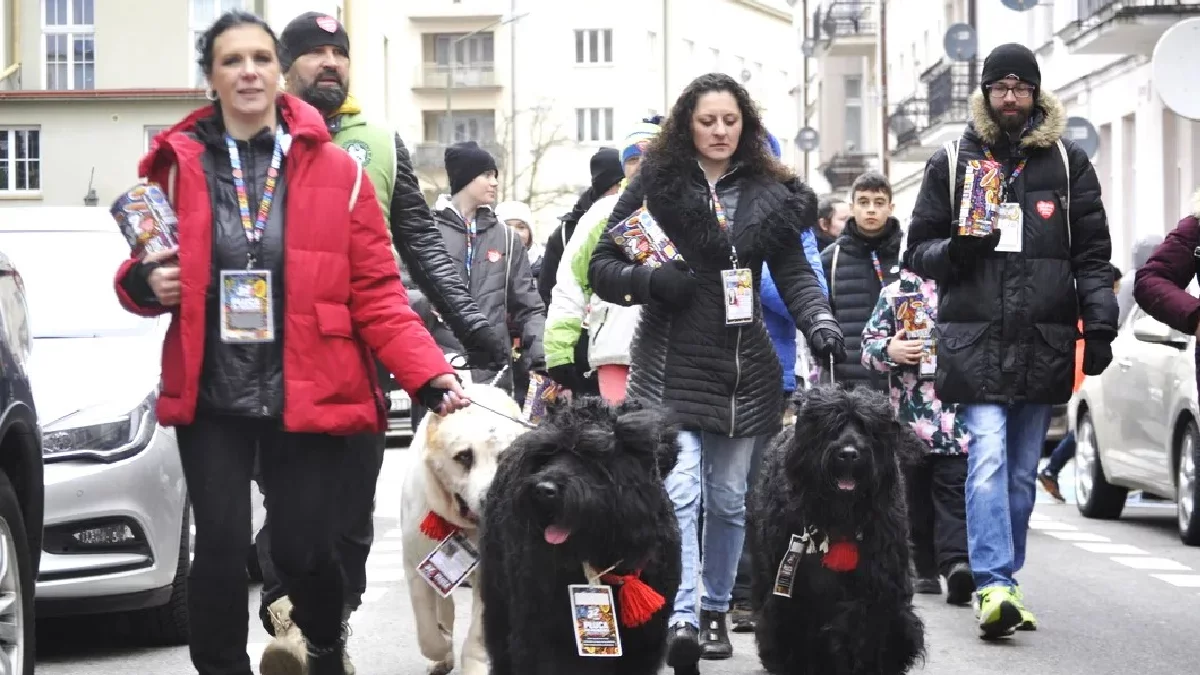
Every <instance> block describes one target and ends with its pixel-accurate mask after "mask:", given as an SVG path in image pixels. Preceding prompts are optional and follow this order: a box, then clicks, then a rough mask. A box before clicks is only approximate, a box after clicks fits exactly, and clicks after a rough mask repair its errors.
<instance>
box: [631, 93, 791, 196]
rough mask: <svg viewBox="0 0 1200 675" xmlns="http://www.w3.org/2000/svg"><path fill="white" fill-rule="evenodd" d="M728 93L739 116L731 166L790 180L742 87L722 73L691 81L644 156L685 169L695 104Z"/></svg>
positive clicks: (692, 155)
mask: <svg viewBox="0 0 1200 675" xmlns="http://www.w3.org/2000/svg"><path fill="white" fill-rule="evenodd" d="M714 91H724V92H728V93H729V94H731V95H732V96H733V98H734V99H735V100H736V101H737V104H738V109H739V110H740V111H741V113H742V135H741V137H740V138H738V143H737V149H736V150H734V152H733V158H732V161H733V164H736V165H738V166H741V167H742V168H743V169H744V170H746V171H748V172H750V173H751V174H754V175H761V176H771V177H774V178H776V179H778V180H781V181H786V180H789V179H791V178H792V177H793V174H792V172H791V171H789V170H788V169H787V167H785V166H783V165H782V164H780V163H779V161H778V160H776V159H775V158H774V157H773V156H772V155H771V153H770V150H769V149H768V146H767V129H766V127H764V126H763V121H762V115H761V114H760V113H759V111H758V106H756V105H755V104H754V100H753V99H752V98H750V94H749V93H748V92H747V91H746V89H745V87H743V86H742V85H740V84H738V83H737V81H736V80H734V79H733V78H732V77H730V76H728V75H725V74H724V73H708V74H707V75H701V76H699V77H697V78H696V79H694V80H692V82H691V84H689V85H688V86H687V87H685V88H684V90H683V93H682V94H680V95H679V98H678V99H676V101H675V105H674V106H673V107H672V108H671V114H670V115H668V116H667V120H666V122H665V124H664V125H663V128H662V132H661V133H659V134H658V136H656V137H655V138H654V140H653V141H651V143H650V147H649V149H648V151H647V154H652V155H654V156H656V157H658V158H659V161H661V162H664V163H665V164H668V165H676V166H681V167H682V166H689V165H691V164H693V163H694V162H695V161H696V154H697V151H696V144H695V142H694V141H693V139H692V115H693V114H694V113H695V112H696V103H697V102H698V101H699V100H700V97H701V96H703V95H704V94H707V93H709V92H714Z"/></svg>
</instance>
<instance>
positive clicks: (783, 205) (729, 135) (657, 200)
mask: <svg viewBox="0 0 1200 675" xmlns="http://www.w3.org/2000/svg"><path fill="white" fill-rule="evenodd" d="M766 148H767V146H766V131H765V130H764V129H763V124H762V120H761V118H760V116H759V113H758V110H757V109H756V108H755V106H754V103H753V102H752V101H751V99H750V96H749V95H748V94H747V93H746V90H745V89H743V88H742V87H741V86H740V85H738V83H737V82H735V81H734V80H733V79H732V78H730V77H728V76H726V75H721V74H709V75H702V76H700V77H698V78H696V80H694V81H693V82H692V83H691V84H690V85H688V87H687V89H685V90H684V92H683V94H682V95H681V96H680V97H679V100H678V101H676V103H675V106H674V109H673V110H672V111H671V115H670V117H669V118H668V119H667V122H666V126H665V127H664V128H663V132H662V133H661V134H660V135H659V136H658V137H657V138H656V139H655V140H654V141H653V142H652V145H651V147H650V149H649V152H648V153H647V154H646V157H645V159H644V160H643V163H642V168H641V170H640V172H639V173H638V176H637V177H636V178H634V179H633V180H632V181H631V182H630V184H629V185H628V187H627V188H626V190H625V192H624V194H622V196H621V199H620V201H619V202H618V203H617V206H616V208H615V209H614V211H613V213H612V217H611V218H610V219H609V227H610V228H611V227H612V226H613V225H616V224H618V223H619V222H621V221H622V220H624V219H625V218H626V217H628V216H629V215H630V214H632V213H634V212H635V211H636V210H637V209H639V208H641V207H642V206H643V204H645V207H646V208H647V209H648V211H649V213H650V215H651V216H652V217H653V219H654V220H655V221H656V222H657V223H658V225H659V227H661V229H662V231H663V233H665V234H666V236H667V237H668V238H670V240H671V242H672V243H673V244H674V245H675V247H676V248H677V249H678V252H679V254H680V255H681V257H682V258H683V259H682V260H676V261H674V262H673V263H669V264H666V265H663V266H661V267H657V268H651V267H649V266H646V265H641V264H634V263H633V262H631V259H630V257H629V256H628V255H627V254H626V252H625V251H624V249H623V248H622V247H621V246H620V245H618V244H617V242H616V241H615V240H614V239H613V238H612V237H611V236H609V235H608V234H605V235H602V236H601V238H600V241H599V243H598V244H597V246H596V250H595V252H594V253H593V255H592V260H591V264H590V266H589V269H588V280H589V282H590V283H591V286H592V288H593V289H594V290H595V292H596V293H597V294H598V295H599V296H600V297H601V298H602V299H604V300H607V301H609V302H613V303H617V304H622V305H635V304H642V305H646V310H647V311H644V312H642V317H641V320H640V323H639V325H638V329H637V333H636V335H635V337H634V341H633V345H632V354H631V356H632V364H631V366H630V379H629V397H630V398H640V399H643V400H648V401H650V402H656V403H661V404H662V405H664V406H666V407H668V408H669V409H671V410H672V411H673V413H674V415H675V418H676V421H677V422H678V423H679V424H680V426H681V427H682V430H683V431H682V433H681V434H680V436H679V445H680V455H679V460H678V463H677V465H676V467H675V469H674V470H673V471H672V473H671V474H670V476H669V477H668V478H667V490H668V492H669V493H670V495H671V499H672V500H673V501H674V503H675V513H676V516H677V518H678V520H679V527H680V530H681V535H682V541H683V576H684V579H683V583H682V584H681V585H680V588H679V593H678V595H677V596H676V598H675V601H674V611H673V613H672V617H671V625H672V630H671V639H670V642H671V644H670V648H669V651H668V659H667V663H668V665H670V666H672V667H674V668H676V669H677V672H688V671H694V670H695V668H696V663H697V660H698V659H699V658H700V657H701V656H703V657H704V658H709V659H722V658H728V657H729V656H730V655H731V654H732V652H733V648H732V646H731V644H730V642H729V638H728V635H727V633H726V627H725V613H726V612H727V611H728V609H729V601H730V596H731V593H732V590H733V583H734V577H735V574H736V570H737V562H738V557H739V556H740V554H741V551H742V541H743V538H744V530H745V506H746V486H747V478H748V473H749V470H750V458H751V451H752V449H753V447H754V442H755V439H756V438H758V437H761V436H764V435H769V434H772V433H774V432H775V431H777V430H778V428H779V426H780V417H779V410H780V407H781V403H782V402H781V401H780V397H781V396H782V392H781V391H780V387H779V382H780V378H781V377H782V374H781V372H780V367H779V360H778V359H777V358H776V356H775V351H774V348H773V346H772V344H771V340H770V338H769V337H768V336H767V331H766V329H765V328H764V326H763V323H762V309H761V307H760V305H759V299H758V291H759V284H760V277H761V271H762V265H763V262H764V261H766V262H767V264H768V265H769V266H770V270H771V274H772V276H773V277H774V279H775V282H776V284H777V285H778V286H779V288H780V290H781V292H782V294H783V297H784V299H785V301H786V302H787V305H788V309H789V311H790V312H791V315H792V316H793V317H795V319H796V326H797V328H798V329H800V331H801V332H802V333H803V334H804V335H805V336H806V337H807V338H808V340H809V344H810V345H811V346H812V351H813V353H814V354H816V355H817V356H819V357H820V358H823V359H828V358H833V359H834V360H841V359H843V358H844V357H845V348H844V346H843V340H842V333H841V330H840V329H839V328H838V325H837V322H836V321H835V320H834V318H833V315H832V313H831V312H830V310H829V303H828V302H827V301H826V299H825V296H824V294H823V293H822V292H821V287H820V286H819V285H818V282H817V277H816V275H815V274H814V273H813V269H812V267H810V266H809V263H808V259H807V258H806V257H805V255H804V249H803V248H802V247H801V245H800V233H801V232H802V231H803V230H804V229H805V228H807V227H811V226H813V225H814V224H815V223H816V217H817V199H816V195H815V194H814V193H813V191H812V190H811V189H810V188H808V187H807V186H805V185H803V184H802V183H800V182H799V181H798V180H796V179H795V177H793V176H792V175H791V174H790V172H788V171H787V169H785V168H784V167H783V166H781V165H780V164H779V163H778V162H776V161H775V159H774V158H773V157H772V156H771V155H770V154H769V153H768V151H767V149H766ZM734 281H741V282H742V284H741V287H742V290H741V291H740V292H736V291H727V290H726V289H727V287H732V286H736V284H735V283H732V282H734ZM727 282H729V283H727ZM701 480H703V481H705V486H704V491H703V492H704V495H705V497H706V499H705V500H704V501H705V502H706V503H705V504H704V509H705V512H704V523H705V525H706V527H705V532H704V551H705V556H704V570H703V577H704V589H705V593H704V595H703V597H702V598H700V605H701V612H700V616H699V617H698V616H697V615H696V600H697V594H698V592H699V591H698V589H697V584H696V581H695V579H696V571H697V568H698V567H699V566H700V558H701V556H700V541H699V536H698V535H697V531H696V528H697V520H698V519H699V516H700V507H701ZM700 626H704V631H703V635H702V636H701V635H700V632H699V630H698V629H699V627H700ZM701 637H702V638H703V644H701Z"/></svg>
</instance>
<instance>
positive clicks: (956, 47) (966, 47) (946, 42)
mask: <svg viewBox="0 0 1200 675" xmlns="http://www.w3.org/2000/svg"><path fill="white" fill-rule="evenodd" d="M942 45H943V46H944V47H945V48H946V55H947V56H949V57H950V60H951V61H970V60H971V59H973V58H975V52H976V50H977V49H978V48H979V39H978V36H977V35H976V34H975V29H974V28H972V27H971V26H970V24H965V23H956V24H954V25H953V26H950V28H948V29H947V30H946V37H944V38H943V39H942Z"/></svg>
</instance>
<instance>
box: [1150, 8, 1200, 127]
mask: <svg viewBox="0 0 1200 675" xmlns="http://www.w3.org/2000/svg"><path fill="white" fill-rule="evenodd" d="M1197 59H1200V19H1188V20H1186V21H1180V22H1179V23H1177V24H1175V25H1174V26H1171V27H1170V28H1168V29H1167V31H1166V32H1165V33H1163V35H1162V37H1160V38H1159V39H1158V44H1156V45H1154V55H1153V56H1152V57H1151V59H1150V68H1151V78H1152V81H1153V83H1154V89H1155V90H1157V91H1158V95H1159V97H1160V98H1162V102H1163V105H1165V106H1167V107H1168V108H1170V109H1171V110H1172V111H1173V112H1174V113H1175V114H1177V115H1179V116H1181V117H1186V118H1188V119H1192V120H1200V81H1197V79H1196V70H1195V67H1196V63H1197Z"/></svg>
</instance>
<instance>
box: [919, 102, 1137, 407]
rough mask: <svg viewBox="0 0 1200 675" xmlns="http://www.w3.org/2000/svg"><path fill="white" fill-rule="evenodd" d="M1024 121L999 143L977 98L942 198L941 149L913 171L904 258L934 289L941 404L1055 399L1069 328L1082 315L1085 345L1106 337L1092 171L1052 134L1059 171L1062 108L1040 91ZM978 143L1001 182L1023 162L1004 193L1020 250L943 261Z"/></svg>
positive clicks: (1068, 362) (1106, 245)
mask: <svg viewBox="0 0 1200 675" xmlns="http://www.w3.org/2000/svg"><path fill="white" fill-rule="evenodd" d="M1033 122H1034V123H1033V125H1032V127H1031V128H1030V129H1029V130H1027V131H1026V132H1025V133H1024V134H1023V135H1022V136H1021V137H1020V139H1019V140H1018V141H1016V142H1014V141H1010V140H1009V139H1008V138H1006V137H1005V136H1004V134H1003V133H1002V132H1001V131H1000V128H999V127H998V126H997V125H996V123H995V122H994V121H992V119H991V117H989V115H988V112H987V108H986V107H985V102H984V99H983V95H982V93H979V92H977V93H976V94H975V95H974V97H973V98H972V101H971V122H970V123H969V124H968V125H967V129H966V131H964V132H963V135H962V140H961V143H960V146H959V151H958V164H957V165H956V166H955V167H954V170H955V181H954V183H955V184H954V200H953V202H952V201H951V199H950V188H949V180H950V174H949V171H948V167H947V156H946V151H945V150H938V151H937V152H935V153H934V154H933V157H931V158H930V159H929V162H928V163H927V164H926V165H925V179H924V181H923V182H922V183H921V191H920V193H919V194H918V195H917V203H916V207H915V208H914V209H913V215H912V222H911V223H910V224H909V229H908V249H907V250H906V252H905V263H906V265H907V267H909V268H910V269H912V270H913V271H914V272H916V273H917V274H919V275H920V276H922V277H925V278H927V279H933V280H935V281H937V283H938V290H939V293H940V302H941V304H940V306H939V307H938V321H937V327H936V328H935V329H934V330H935V331H936V333H937V340H938V360H937V361H938V363H937V381H936V386H937V394H938V397H939V398H940V399H941V400H942V401H943V402H944V403H1000V404H1012V403H1041V404H1061V403H1066V402H1067V401H1068V399H1070V398H1071V389H1072V386H1073V385H1074V383H1075V340H1076V337H1077V336H1078V330H1077V328H1076V325H1077V323H1078V321H1079V320H1080V319H1083V330H1084V333H1085V335H1086V336H1087V337H1088V338H1089V339H1094V340H1112V338H1113V336H1115V335H1116V330H1117V299H1116V296H1115V295H1113V291H1112V286H1113V278H1112V269H1111V267H1110V266H1109V259H1110V258H1111V257H1112V241H1111V239H1110V237H1109V233H1108V219H1107V218H1106V217H1105V215H1104V204H1103V203H1102V202H1101V201H1100V182H1099V181H1098V180H1097V179H1096V171H1095V170H1094V169H1093V168H1092V163H1091V162H1090V161H1089V160H1088V157H1087V153H1085V152H1084V151H1083V150H1082V149H1080V148H1079V146H1077V145H1075V144H1074V143H1073V142H1071V141H1070V140H1069V139H1062V140H1063V144H1064V147H1065V149H1066V154H1067V163H1068V165H1069V166H1068V167H1064V166H1063V158H1062V154H1061V153H1060V152H1059V150H1058V147H1057V145H1056V143H1057V141H1058V140H1059V139H1060V138H1061V137H1062V133H1063V130H1064V129H1065V128H1066V124H1067V121H1066V113H1065V111H1064V109H1063V107H1062V104H1061V103H1059V101H1058V99H1056V98H1055V97H1054V96H1053V95H1052V94H1050V93H1048V92H1045V91H1039V93H1038V100H1037V106H1036V108H1035V109H1034V117H1033ZM984 145H988V146H989V147H991V149H992V151H993V154H994V156H995V157H996V158H997V159H998V160H1000V161H1001V162H1003V163H1004V164H1005V165H1006V168H1005V174H1006V175H1008V174H1009V173H1010V172H1011V171H1012V168H1013V167H1014V166H1015V165H1016V164H1017V162H1018V161H1019V160H1020V158H1025V159H1027V160H1028V164H1026V166H1025V170H1024V171H1022V172H1021V174H1020V176H1018V178H1017V180H1016V181H1015V182H1014V185H1013V196H1012V199H1013V200H1014V201H1016V202H1019V203H1020V204H1021V210H1022V212H1023V214H1024V225H1025V226H1024V228H1023V230H1022V231H1023V239H1024V241H1023V242H1022V249H1021V252H1020V253H1002V252H994V253H991V254H988V255H986V256H984V257H983V258H982V259H981V260H978V261H972V262H967V261H958V260H953V259H951V257H950V255H949V243H950V237H951V236H952V233H953V232H954V231H955V230H956V229H957V225H958V221H957V217H958V205H959V199H960V198H961V195H962V191H963V174H964V168H965V165H966V162H967V161H968V160H972V159H981V158H982V157H983V156H984V155H983V147H984ZM1068 168H1069V171H1068V170H1067V169H1068ZM1068 187H1069V190H1068ZM1068 191H1069V192H1070V203H1069V204H1068V203H1067V194H1068ZM1068 211H1069V212H1070V222H1067V217H1066V216H1067V212H1068Z"/></svg>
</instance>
